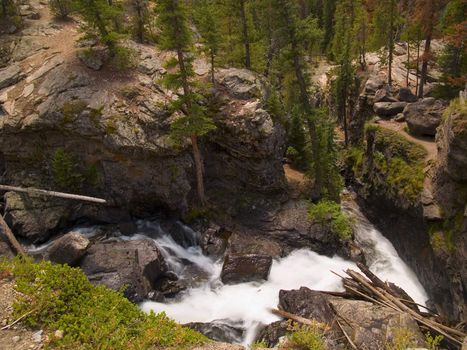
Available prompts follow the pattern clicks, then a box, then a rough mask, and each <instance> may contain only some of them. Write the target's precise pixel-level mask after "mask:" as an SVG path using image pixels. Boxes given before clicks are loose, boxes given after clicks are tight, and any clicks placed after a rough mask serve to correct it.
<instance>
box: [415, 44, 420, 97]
mask: <svg viewBox="0 0 467 350" xmlns="http://www.w3.org/2000/svg"><path fill="white" fill-rule="evenodd" d="M415 74H416V75H417V76H416V80H415V94H417V93H418V81H419V78H420V40H418V41H417V70H416V73H415Z"/></svg>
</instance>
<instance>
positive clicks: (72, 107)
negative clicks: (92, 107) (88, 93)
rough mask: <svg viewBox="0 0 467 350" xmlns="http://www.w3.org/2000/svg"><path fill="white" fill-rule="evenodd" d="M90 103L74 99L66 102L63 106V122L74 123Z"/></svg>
mask: <svg viewBox="0 0 467 350" xmlns="http://www.w3.org/2000/svg"><path fill="white" fill-rule="evenodd" d="M87 106H88V104H87V103H86V102H85V101H83V100H72V101H69V102H66V103H65V104H64V105H63V107H62V114H63V122H64V123H72V122H73V121H74V120H75V119H76V118H78V117H79V115H80V114H81V112H83V111H84V110H85V109H86V108H87Z"/></svg>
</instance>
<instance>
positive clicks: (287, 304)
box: [279, 287, 335, 323]
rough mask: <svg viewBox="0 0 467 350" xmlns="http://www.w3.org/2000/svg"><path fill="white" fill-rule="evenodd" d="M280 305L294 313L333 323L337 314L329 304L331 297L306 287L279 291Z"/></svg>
mask: <svg viewBox="0 0 467 350" xmlns="http://www.w3.org/2000/svg"><path fill="white" fill-rule="evenodd" d="M279 307H280V308H281V309H283V310H285V311H287V312H290V313H292V314H294V315H298V316H302V317H305V318H309V319H313V320H316V321H318V322H322V323H331V322H332V320H333V319H334V317H335V315H334V312H333V311H332V309H331V307H330V306H329V297H328V296H326V295H324V294H323V293H320V292H316V291H314V290H311V289H309V288H306V287H301V288H300V289H296V290H288V291H286V290H281V291H280V292H279Z"/></svg>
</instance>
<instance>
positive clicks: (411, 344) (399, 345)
mask: <svg viewBox="0 0 467 350" xmlns="http://www.w3.org/2000/svg"><path fill="white" fill-rule="evenodd" d="M392 333H393V337H392V339H391V341H389V342H388V343H387V344H386V347H385V348H386V350H406V349H408V348H416V347H417V345H418V344H417V337H416V335H415V333H414V332H413V331H412V330H410V329H407V328H395V329H392Z"/></svg>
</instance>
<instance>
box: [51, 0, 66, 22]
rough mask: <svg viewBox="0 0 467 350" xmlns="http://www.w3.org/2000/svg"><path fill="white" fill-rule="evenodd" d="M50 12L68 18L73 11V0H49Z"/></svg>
mask: <svg viewBox="0 0 467 350" xmlns="http://www.w3.org/2000/svg"><path fill="white" fill-rule="evenodd" d="M49 7H50V12H52V14H53V15H54V16H55V17H57V18H60V19H67V18H68V15H69V14H70V13H71V11H72V0H49Z"/></svg>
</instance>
